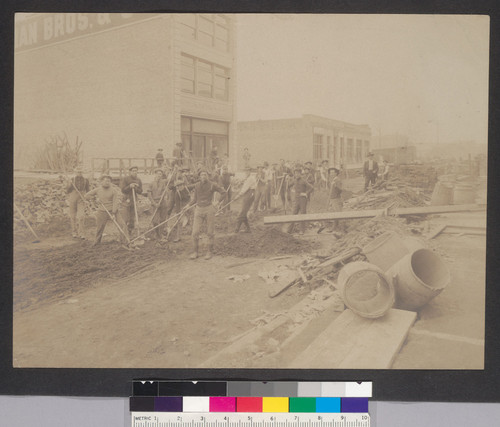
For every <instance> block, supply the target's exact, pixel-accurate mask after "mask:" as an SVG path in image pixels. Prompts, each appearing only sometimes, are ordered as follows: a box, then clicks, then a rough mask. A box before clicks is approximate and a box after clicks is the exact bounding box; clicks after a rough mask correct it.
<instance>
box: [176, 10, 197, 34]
mask: <svg viewBox="0 0 500 427" xmlns="http://www.w3.org/2000/svg"><path fill="white" fill-rule="evenodd" d="M178 19H179V23H180V24H181V25H180V31H181V34H182V35H183V36H184V37H187V38H190V39H195V38H196V15H195V14H194V13H183V14H179V15H178Z"/></svg>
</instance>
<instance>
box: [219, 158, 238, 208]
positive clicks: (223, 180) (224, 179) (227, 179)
mask: <svg viewBox="0 0 500 427" xmlns="http://www.w3.org/2000/svg"><path fill="white" fill-rule="evenodd" d="M233 176H234V173H232V172H229V168H228V165H222V170H221V174H220V175H219V185H220V186H221V187H222V188H224V190H226V193H225V197H223V199H222V200H221V205H222V206H225V208H224V212H226V211H230V210H231V203H230V202H231V195H232V194H233V192H232V191H231V186H232V184H231V177H233Z"/></svg>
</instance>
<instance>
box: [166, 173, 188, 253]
mask: <svg viewBox="0 0 500 427" xmlns="http://www.w3.org/2000/svg"><path fill="white" fill-rule="evenodd" d="M187 171H189V169H187V168H179V169H177V170H176V171H175V173H174V174H173V175H172V179H171V180H170V183H169V203H168V209H167V216H169V215H171V214H172V212H175V215H177V214H178V213H179V212H180V211H181V210H182V209H183V208H184V206H185V205H186V204H187V202H189V197H190V194H191V193H190V192H189V190H190V189H192V188H194V185H193V184H190V183H189V180H188V178H187V176H186V172H187ZM176 222H177V224H176V225H175V234H174V236H175V237H174V238H173V242H174V243H176V242H178V241H180V239H181V224H180V223H179V221H176ZM173 231H174V230H172V231H171V233H172V232H173Z"/></svg>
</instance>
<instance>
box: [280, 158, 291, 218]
mask: <svg viewBox="0 0 500 427" xmlns="http://www.w3.org/2000/svg"><path fill="white" fill-rule="evenodd" d="M276 173H277V175H278V176H277V181H276V186H277V187H278V190H277V191H278V192H279V194H280V198H281V203H282V204H283V209H285V207H286V202H287V200H288V201H290V199H291V197H290V188H289V187H288V181H289V177H290V175H291V174H292V172H291V170H290V167H289V166H288V165H287V164H286V162H285V160H284V159H280V164H279V166H278V168H277V171H276Z"/></svg>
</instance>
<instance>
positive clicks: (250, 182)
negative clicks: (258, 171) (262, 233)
mask: <svg viewBox="0 0 500 427" xmlns="http://www.w3.org/2000/svg"><path fill="white" fill-rule="evenodd" d="M251 173H252V170H251V169H250V167H248V166H247V167H246V168H245V181H244V182H243V185H242V187H241V190H240V192H239V194H238V196H237V197H242V198H243V199H242V202H241V211H240V214H239V215H238V218H236V229H235V230H234V232H235V233H238V232H239V231H240V228H241V225H242V224H245V232H246V233H250V224H249V223H248V216H247V215H248V211H249V210H250V207H251V206H252V203H253V202H254V199H255V188H256V187H257V180H256V178H255V176H253V175H252V174H251Z"/></svg>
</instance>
